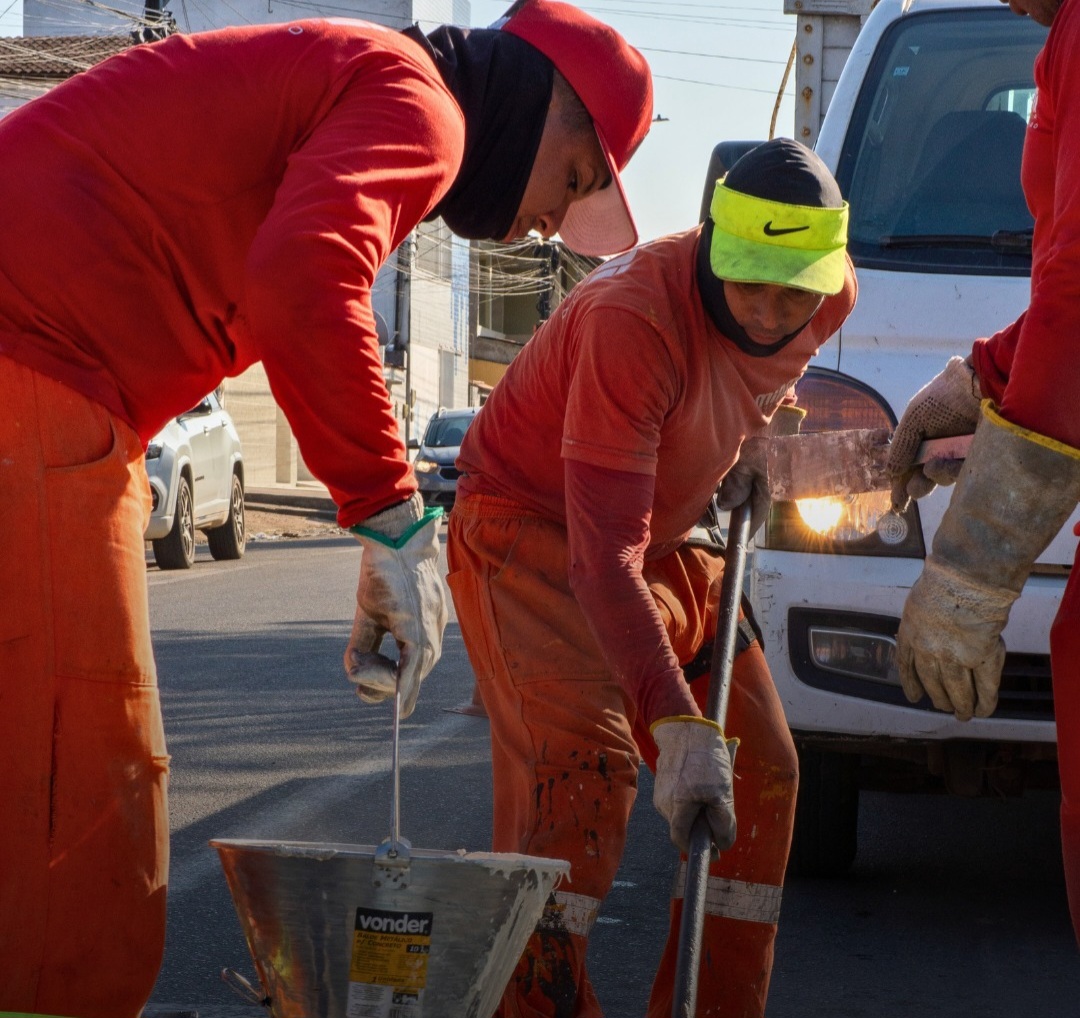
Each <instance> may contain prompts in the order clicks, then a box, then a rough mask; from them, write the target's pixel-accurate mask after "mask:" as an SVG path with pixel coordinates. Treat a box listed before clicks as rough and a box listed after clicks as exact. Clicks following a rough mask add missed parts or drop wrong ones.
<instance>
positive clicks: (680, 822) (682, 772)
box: [649, 715, 739, 852]
mask: <svg viewBox="0 0 1080 1018" xmlns="http://www.w3.org/2000/svg"><path fill="white" fill-rule="evenodd" d="M649 730H650V732H651V733H652V737H653V739H654V741H655V742H656V746H657V749H659V750H660V755H659V757H658V758H657V761H656V780H655V782H654V784H653V805H654V806H655V807H656V809H657V810H658V811H659V812H660V814H661V816H663V817H664V819H665V820H667V822H668V825H669V827H670V829H671V840H672V841H673V842H674V843H675V845H676V846H677V847H678V848H679V849H680V850H681V851H683V852H689V851H690V829H691V827H693V824H694V821H695V820H696V819H697V816H698V814H699V813H700V812H701V809H702V807H704V808H705V815H706V819H707V820H708V822H709V831H710V834H711V836H712V841H713V844H714V845H716V847H717V849H718V850H719V851H721V852H724V851H726V850H727V849H729V848H731V846H732V845H733V844H734V843H735V793H734V788H733V785H732V768H733V766H734V760H735V747H736V746H738V744H739V740H738V739H725V738H724V732H723V730H722V729H721V728H720V726H719V725H718V724H716V723H715V722H714V721H709V720H708V719H706V718H697V717H691V716H689V715H680V716H676V717H669V718H660V719H659V720H658V721H654V722H653V724H652V726H651V727H650V729H649Z"/></svg>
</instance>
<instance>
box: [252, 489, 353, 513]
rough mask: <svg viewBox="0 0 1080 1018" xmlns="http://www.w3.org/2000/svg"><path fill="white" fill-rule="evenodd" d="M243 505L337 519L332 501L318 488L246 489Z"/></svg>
mask: <svg viewBox="0 0 1080 1018" xmlns="http://www.w3.org/2000/svg"><path fill="white" fill-rule="evenodd" d="M244 505H245V506H246V507H247V508H248V509H264V510H265V509H269V510H272V511H284V512H308V513H311V512H315V513H317V514H318V515H319V516H326V517H327V518H328V519H330V520H336V519H337V506H336V505H335V504H334V500H333V499H332V498H331V497H330V495H329V494H328V493H326V490H325V489H322V490H320V489H319V488H292V487H286V486H284V485H283V486H281V487H280V488H248V489H247V490H246V491H245V492H244Z"/></svg>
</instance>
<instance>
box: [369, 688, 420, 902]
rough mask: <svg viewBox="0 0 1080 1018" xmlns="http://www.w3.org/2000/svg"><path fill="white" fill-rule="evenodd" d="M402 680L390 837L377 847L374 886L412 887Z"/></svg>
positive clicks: (397, 710) (396, 717) (398, 695)
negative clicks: (405, 833) (405, 829)
mask: <svg viewBox="0 0 1080 1018" xmlns="http://www.w3.org/2000/svg"><path fill="white" fill-rule="evenodd" d="M400 744H401V683H400V681H399V682H397V683H396V684H395V686H394V734H393V741H392V743H391V748H390V769H391V771H392V772H393V773H392V775H391V785H390V837H389V838H387V839H386V840H385V841H383V842H382V844H380V845H379V846H378V847H377V848H376V849H375V859H374V862H373V865H372V877H371V880H372V883H373V884H374V886H375V887H392V888H404V887H408V886H409V864H410V862H411V859H412V857H411V849H412V845H410V844H409V842H408V841H407V840H406V839H405V838H403V837H402V836H401V805H400V803H401V764H400Z"/></svg>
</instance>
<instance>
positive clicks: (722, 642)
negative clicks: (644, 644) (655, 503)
mask: <svg viewBox="0 0 1080 1018" xmlns="http://www.w3.org/2000/svg"><path fill="white" fill-rule="evenodd" d="M749 541H750V500H749V499H747V500H746V501H745V502H744V503H743V504H742V505H740V506H738V507H737V508H735V509H732V510H731V517H730V519H729V521H728V539H727V548H726V550H725V552H724V578H723V581H722V582H721V585H720V604H719V609H718V613H717V618H716V639H715V641H714V642H713V659H712V670H711V672H710V674H709V698H708V701H707V704H706V708H705V716H706V717H707V718H708V719H709V720H710V721H715V722H716V723H717V724H718V725H720V727H721V728H723V726H724V722H725V720H726V719H727V709H728V698H729V695H730V693H731V669H732V667H733V665H734V663H735V642H736V639H737V636H738V630H739V604H740V602H741V601H742V584H743V573H744V572H745V571H746V546H747V544H748V543H749ZM711 852H712V838H711V836H710V834H709V823H708V821H707V820H706V819H705V809H704V808H702V810H701V812H700V813H698V815H697V819H696V820H695V821H694V826H693V827H692V828H691V829H690V851H689V853H688V854H687V857H686V883H685V884H684V885H683V910H682V922H681V924H680V926H679V953H678V961H677V964H676V968H675V996H674V1000H673V1002H672V1008H671V1015H672V1018H694V1016H695V1014H696V1013H697V995H698V976H699V974H700V972H701V932H702V929H703V928H704V925H705V894H706V891H707V890H708V879H709V856H710V855H711Z"/></svg>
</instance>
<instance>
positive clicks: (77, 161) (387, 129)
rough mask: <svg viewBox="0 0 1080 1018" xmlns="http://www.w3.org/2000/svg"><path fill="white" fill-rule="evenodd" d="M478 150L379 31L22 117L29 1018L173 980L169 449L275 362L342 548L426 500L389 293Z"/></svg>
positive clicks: (187, 58) (15, 298) (2, 845)
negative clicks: (162, 627)
mask: <svg viewBox="0 0 1080 1018" xmlns="http://www.w3.org/2000/svg"><path fill="white" fill-rule="evenodd" d="M286 81H287V82H288V87H287V88H283V87H282V82H286ZM463 148H464V119H463V114H462V111H461V110H460V108H459V107H458V106H457V104H456V102H455V100H454V98H453V95H452V94H451V93H450V91H449V90H448V88H447V87H446V85H445V83H444V82H443V80H442V78H441V76H440V74H439V71H438V69H437V68H436V67H435V65H434V63H433V62H432V60H431V58H430V57H429V56H428V55H427V53H426V52H425V51H424V50H423V49H422V48H421V47H420V46H418V45H417V44H416V43H415V42H414V41H412V40H411V39H408V38H406V37H405V36H403V35H401V34H400V33H397V32H391V31H388V30H386V29H384V28H381V27H378V26H373V25H364V24H363V23H360V22H355V23H346V22H330V21H322V20H312V21H304V22H298V23H292V24H282V25H262V26H252V27H245V28H236V29H225V30H222V31H219V32H201V33H198V34H196V35H193V36H186V35H175V36H172V37H170V38H169V39H166V40H164V41H162V42H158V43H153V44H149V45H145V46H134V47H132V48H131V49H130V50H128V51H126V52H124V53H122V54H119V55H118V56H115V57H113V58H111V59H109V60H106V61H104V62H103V63H101V64H99V65H98V66H96V67H94V68H92V69H90V70H88V71H85V72H83V73H82V74H78V75H76V76H75V77H73V78H71V79H70V80H68V81H66V82H64V83H63V84H61V85H59V86H57V87H56V88H55V89H53V90H51V91H50V92H48V93H47V94H46V95H44V96H42V97H41V98H40V99H37V100H35V101H34V102H31V103H28V104H26V105H25V106H23V107H21V108H20V109H18V110H16V111H14V112H13V113H10V114H9V115H8V116H6V117H4V118H3V120H0V151H2V152H3V153H4V155H3V159H0V194H4V195H6V196H13V195H18V200H13V199H10V198H9V199H5V200H4V201H0V407H2V408H3V409H2V410H0V531H2V532H0V827H2V830H3V835H2V836H0V1012H2V1011H12V1010H13V1011H37V1012H41V1013H47V1014H57V1015H77V1016H79V1018H135V1016H137V1015H138V1014H139V1013H140V1011H141V1010H142V1007H143V1005H144V1004H145V1002H146V1000H147V999H148V997H149V995H150V992H151V990H152V988H153V985H154V982H155V979H156V976H157V972H158V968H159V967H160V964H161V959H162V952H163V945H164V934H165V882H166V871H167V868H168V851H167V844H168V842H167V838H168V823H167V817H166V802H165V785H166V772H167V757H166V755H165V746H164V739H163V737H162V723H161V716H160V709H159V704H158V692H157V688H156V678H155V672H154V662H153V657H152V654H151V647H150V630H149V618H148V607H147V588H146V576H145V573H146V565H145V556H144V543H143V533H144V530H145V526H146V520H147V515H148V513H149V487H148V484H147V479H146V473H145V470H144V468H143V465H142V456H143V447H144V445H145V443H146V442H147V441H149V439H150V438H151V437H152V436H153V435H154V434H155V433H156V432H157V431H158V430H159V429H160V428H161V426H162V425H163V424H164V423H165V422H166V421H167V420H168V419H169V418H170V417H173V416H175V415H176V414H178V413H182V412H183V411H185V410H187V409H188V408H190V407H191V406H193V405H195V403H197V402H198V401H199V400H200V399H201V398H202V397H203V396H204V395H205V394H206V393H208V392H210V391H211V390H212V389H214V388H215V387H216V386H217V385H218V384H219V383H220V382H221V380H222V379H223V378H225V377H227V376H234V375H238V374H240V373H241V372H242V371H243V370H244V369H245V368H247V367H248V366H249V365H251V364H253V363H255V362H257V361H261V362H262V363H263V365H264V367H265V369H266V372H267V376H268V378H269V380H270V384H271V387H272V388H273V392H274V396H275V398H276V400H277V402H278V403H279V404H280V405H281V406H282V408H283V409H284V411H285V413H286V415H287V416H288V417H289V420H290V423H291V425H292V427H293V430H294V432H295V434H296V436H297V440H298V442H299V444H300V446H301V448H302V449H303V451H304V455H305V458H306V459H307V461H308V465H309V466H310V467H311V469H312V471H313V472H315V473H316V475H317V476H318V477H319V478H320V479H321V480H323V481H324V482H325V483H326V484H327V486H328V487H329V488H330V491H331V493H332V494H333V496H334V500H335V502H336V503H337V505H338V506H339V507H340V512H339V517H338V521H339V523H341V525H342V526H345V527H347V526H350V525H352V524H353V523H356V522H357V521H359V520H361V519H364V518H366V517H367V516H370V515H371V514H373V513H375V512H378V511H379V510H380V509H382V508H384V507H386V506H389V505H393V504H394V503H396V502H400V501H402V500H403V499H405V498H407V497H408V496H409V495H410V494H411V493H412V492H414V491H415V490H416V482H415V479H414V478H413V476H412V472H411V469H410V467H409V464H408V462H407V459H406V453H405V449H404V446H403V444H402V442H401V440H400V438H399V437H398V434H397V426H396V423H395V420H394V415H393V412H392V408H391V405H390V400H389V398H388V396H387V394H386V389H385V386H384V385H383V379H382V358H381V355H380V353H379V347H378V340H377V337H376V333H375V323H374V318H373V315H372V310H371V286H372V283H373V281H374V279H375V275H376V273H377V272H378V269H379V267H380V265H381V264H382V263H383V262H384V261H385V259H386V258H387V256H388V255H389V253H390V252H391V251H392V250H393V249H394V248H395V247H396V246H397V245H398V244H400V243H401V241H402V240H403V238H404V237H405V236H406V235H407V234H408V232H409V231H410V230H411V229H412V227H413V226H414V225H415V224H416V223H417V222H418V221H419V220H421V219H422V218H423V217H424V216H425V215H426V214H427V213H428V212H429V211H430V210H431V209H432V208H433V207H434V206H435V205H436V203H437V202H438V201H439V200H440V199H441V197H442V196H443V195H444V194H445V193H446V191H447V189H448V188H449V187H450V185H451V184H452V183H453V181H454V178H455V176H456V175H457V172H458V168H459V166H460V162H461V158H462V152H463Z"/></svg>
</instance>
